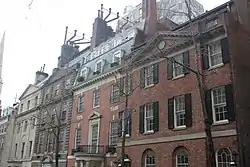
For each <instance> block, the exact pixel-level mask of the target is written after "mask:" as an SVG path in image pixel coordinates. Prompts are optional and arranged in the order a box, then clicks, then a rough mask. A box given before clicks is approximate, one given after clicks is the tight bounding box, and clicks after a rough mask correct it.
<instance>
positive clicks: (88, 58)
mask: <svg viewBox="0 0 250 167" xmlns="http://www.w3.org/2000/svg"><path fill="white" fill-rule="evenodd" d="M85 60H86V61H85V62H86V63H87V62H89V61H90V60H91V55H90V54H89V55H87V56H86V59H85Z"/></svg>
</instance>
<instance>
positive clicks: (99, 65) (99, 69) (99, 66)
mask: <svg viewBox="0 0 250 167" xmlns="http://www.w3.org/2000/svg"><path fill="white" fill-rule="evenodd" d="M101 72H102V60H99V61H98V62H97V63H96V65H95V73H101Z"/></svg>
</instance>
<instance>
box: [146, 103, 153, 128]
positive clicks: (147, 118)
mask: <svg viewBox="0 0 250 167" xmlns="http://www.w3.org/2000/svg"><path fill="white" fill-rule="evenodd" d="M149 105H151V108H152V109H151V110H149V111H150V112H152V113H151V115H152V116H150V117H147V112H148V110H147V106H149ZM151 119H152V120H153V122H154V107H153V103H148V104H145V105H144V132H145V133H153V132H154V128H153V127H154V123H153V127H152V129H147V123H148V120H151Z"/></svg>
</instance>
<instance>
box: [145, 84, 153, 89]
mask: <svg viewBox="0 0 250 167" xmlns="http://www.w3.org/2000/svg"><path fill="white" fill-rule="evenodd" d="M154 86H155V84H151V85H147V86H145V87H144V89H148V88H152V87H154Z"/></svg>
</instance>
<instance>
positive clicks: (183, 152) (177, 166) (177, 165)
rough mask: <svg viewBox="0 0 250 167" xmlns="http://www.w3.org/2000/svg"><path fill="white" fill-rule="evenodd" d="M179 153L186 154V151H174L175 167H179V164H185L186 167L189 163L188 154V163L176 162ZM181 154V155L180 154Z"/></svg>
mask: <svg viewBox="0 0 250 167" xmlns="http://www.w3.org/2000/svg"><path fill="white" fill-rule="evenodd" d="M181 154H185V156H188V153H187V152H186V151H178V152H177V153H176V156H175V163H176V165H175V166H176V167H179V166H181V167H182V166H184V165H185V166H187V167H188V165H189V156H188V163H180V164H179V163H178V156H180V155H181ZM182 156H183V155H182Z"/></svg>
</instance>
